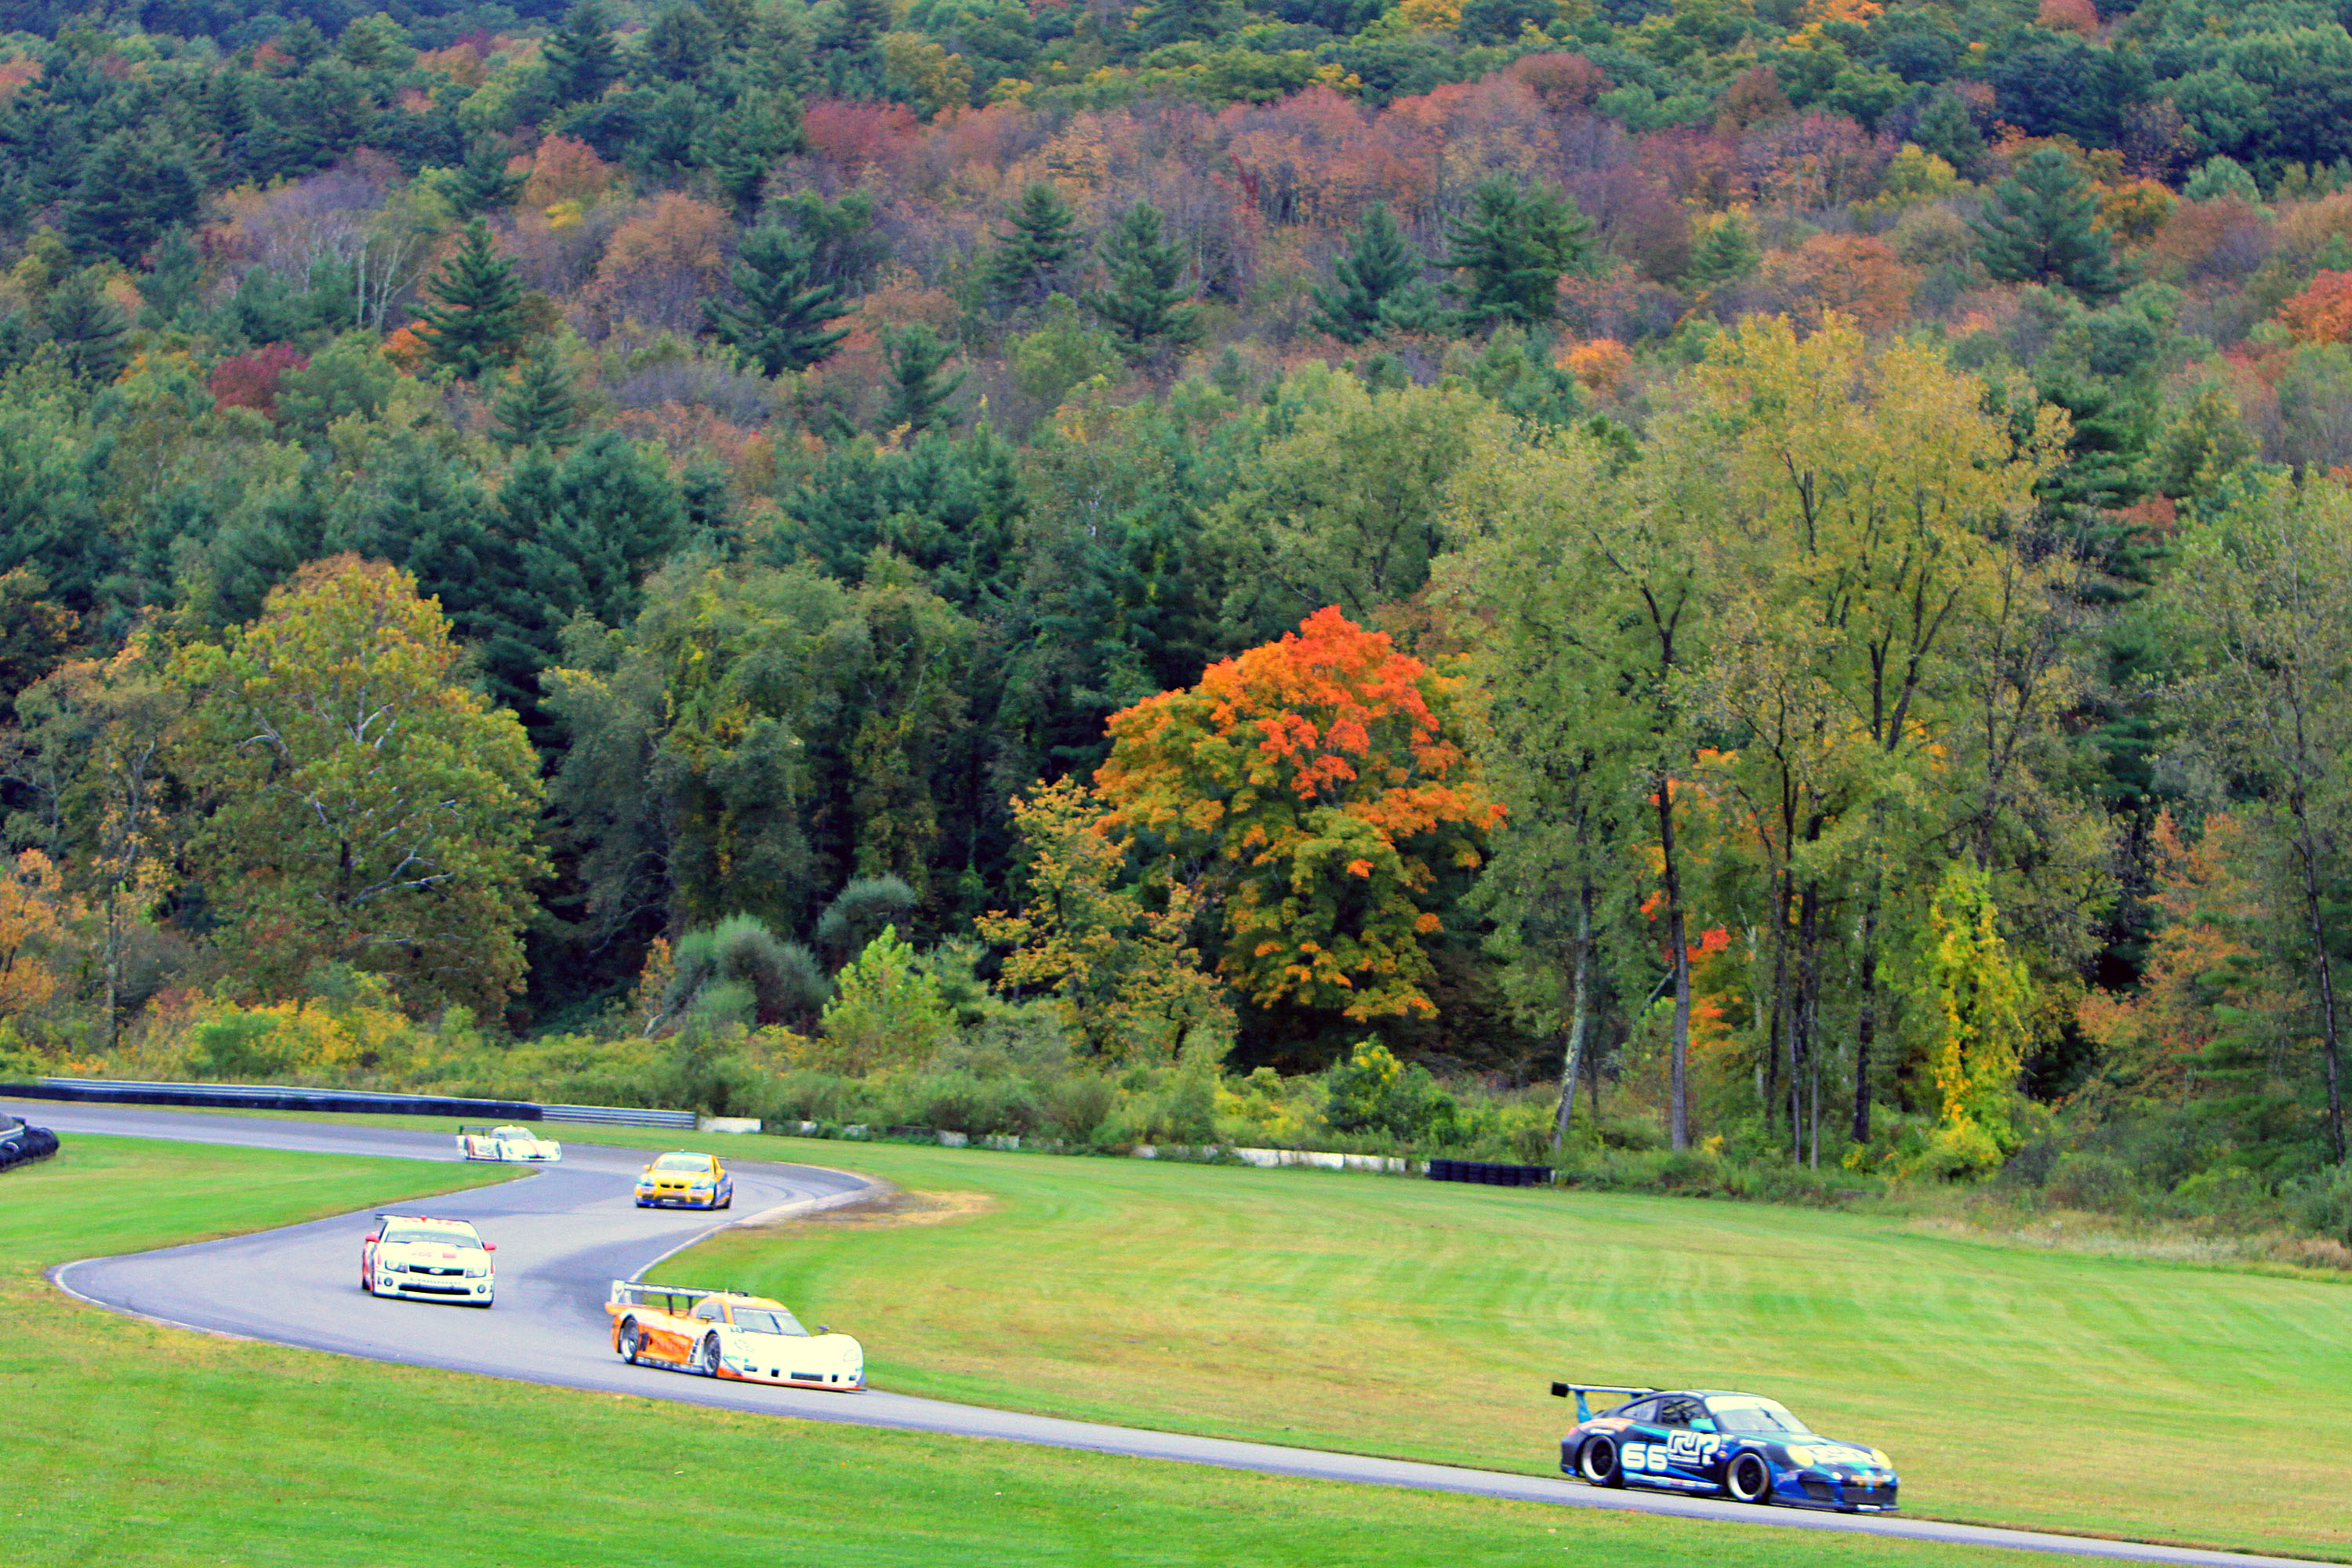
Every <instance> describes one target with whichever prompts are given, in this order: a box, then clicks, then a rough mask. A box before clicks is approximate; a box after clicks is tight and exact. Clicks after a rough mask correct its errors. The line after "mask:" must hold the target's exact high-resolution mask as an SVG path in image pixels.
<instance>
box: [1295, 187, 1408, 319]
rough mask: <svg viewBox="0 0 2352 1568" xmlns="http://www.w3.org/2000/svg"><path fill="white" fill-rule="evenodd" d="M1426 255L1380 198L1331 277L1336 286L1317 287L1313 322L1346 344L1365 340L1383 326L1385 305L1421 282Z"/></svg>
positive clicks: (1370, 210) (1367, 215)
mask: <svg viewBox="0 0 2352 1568" xmlns="http://www.w3.org/2000/svg"><path fill="white" fill-rule="evenodd" d="M1421 268H1422V257H1421V253H1420V252H1419V251H1417V250H1415V249H1414V248H1413V247H1412V241H1411V240H1409V239H1407V238H1406V237H1405V236H1404V229H1403V228H1402V226H1400V225H1399V224H1398V223H1397V220H1396V215H1395V214H1393V213H1391V212H1390V211H1389V209H1388V207H1387V206H1386V205H1383V204H1380V203H1375V204H1374V205H1372V206H1371V207H1370V208H1369V209H1368V210H1367V211H1366V212H1365V214H1364V222H1363V226H1362V227H1360V228H1359V229H1357V230H1356V237H1355V238H1354V239H1353V240H1352V241H1350V242H1349V247H1348V254H1347V255H1345V256H1343V257H1341V258H1339V264H1338V265H1337V266H1336V267H1334V268H1332V269H1331V270H1332V276H1333V278H1334V279H1335V280H1336V287H1333V288H1329V289H1323V288H1317V289H1312V290H1310V292H1312V293H1313V294H1314V296H1315V313H1314V315H1313V316H1312V317H1310V318H1309V324H1310V325H1311V326H1313V327H1314V328H1315V329H1316V330H1317V331H1323V332H1328V333H1329V334H1330V335H1331V336H1333V337H1335V338H1337V339H1339V341H1340V342H1343V343H1360V342H1363V341H1364V340H1365V339H1366V338H1369V337H1370V336H1371V335H1372V334H1373V333H1375V332H1377V331H1381V326H1382V324H1383V323H1382V321H1381V307H1382V306H1383V305H1385V304H1386V303H1387V302H1388V301H1389V300H1392V299H1398V298H1400V297H1401V296H1403V295H1405V294H1406V293H1407V291H1408V290H1410V289H1412V288H1413V287H1414V286H1415V285H1416V284H1418V283H1420V281H1421Z"/></svg>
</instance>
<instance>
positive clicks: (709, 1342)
mask: <svg viewBox="0 0 2352 1568" xmlns="http://www.w3.org/2000/svg"><path fill="white" fill-rule="evenodd" d="M694 1370H695V1371H697V1372H698V1373H701V1374H702V1375H703V1376H705V1377H717V1376H718V1375H719V1336H718V1335H717V1334H705V1335H703V1336H702V1353H701V1354H699V1355H698V1356H697V1357H696V1358H695V1362H694Z"/></svg>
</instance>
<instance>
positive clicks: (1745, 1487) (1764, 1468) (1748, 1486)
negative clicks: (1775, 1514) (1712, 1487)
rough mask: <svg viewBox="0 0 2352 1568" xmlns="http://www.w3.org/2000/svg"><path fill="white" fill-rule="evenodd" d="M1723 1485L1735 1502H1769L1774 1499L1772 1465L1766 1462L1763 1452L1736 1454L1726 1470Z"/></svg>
mask: <svg viewBox="0 0 2352 1568" xmlns="http://www.w3.org/2000/svg"><path fill="white" fill-rule="evenodd" d="M1723 1485H1724V1489H1725V1490H1726V1491H1727V1492H1729V1493H1730V1494H1731V1500H1732V1501H1734V1502H1752V1503H1767V1504H1769V1502H1771V1500H1772V1470H1771V1467H1770V1466H1769V1465H1767V1464H1765V1462H1764V1456H1763V1455H1761V1454H1758V1453H1754V1452H1749V1453H1745V1454H1734V1455H1733V1456H1732V1457H1731V1465H1730V1468H1728V1469H1727V1470H1726V1471H1725V1472H1724V1476H1723Z"/></svg>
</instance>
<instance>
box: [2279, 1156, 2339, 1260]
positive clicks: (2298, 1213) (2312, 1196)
mask: <svg viewBox="0 0 2352 1568" xmlns="http://www.w3.org/2000/svg"><path fill="white" fill-rule="evenodd" d="M2291 1204H2292V1210H2293V1213H2294V1217H2295V1220H2296V1222H2297V1223H2298V1224H2301V1225H2305V1226H2310V1227H2311V1228H2312V1229H2313V1230H2315V1231H2317V1232H2319V1233H2320V1234H2321V1235H2322V1236H2325V1237H2330V1238H2332V1239H2334V1240H2336V1241H2341V1242H2346V1243H2352V1165H2338V1166H2336V1168H2335V1169H2334V1170H2332V1171H2324V1172H2322V1173H2319V1174H2318V1175H2315V1176H2313V1177H2310V1178H2309V1179H2308V1180H2306V1181H2305V1182H2302V1183H2300V1184H2297V1186H2296V1188H2295V1190H2294V1194H2293V1197H2292V1200H2291Z"/></svg>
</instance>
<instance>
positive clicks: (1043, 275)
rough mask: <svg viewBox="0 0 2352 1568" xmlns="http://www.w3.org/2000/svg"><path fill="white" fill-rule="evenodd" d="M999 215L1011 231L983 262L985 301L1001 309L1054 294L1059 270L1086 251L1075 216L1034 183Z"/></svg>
mask: <svg viewBox="0 0 2352 1568" xmlns="http://www.w3.org/2000/svg"><path fill="white" fill-rule="evenodd" d="M1004 216H1005V219H1006V221H1007V222H1009V223H1011V224H1012V225H1013V230H1012V232H1011V233H1009V234H1007V235H1005V236H1003V237H1002V238H1001V239H999V240H998V241H997V243H996V249H995V251H994V252H993V253H992V255H991V256H990V257H989V258H988V269H987V272H986V274H985V277H984V282H985V285H986V287H987V289H988V297H989V298H990V299H991V300H995V301H997V302H998V303H1000V304H1008V305H1034V304H1035V303H1037V302H1038V301H1039V300H1043V299H1044V298H1045V296H1046V295H1047V294H1049V293H1051V292H1053V289H1054V285H1055V282H1056V281H1057V280H1058V279H1059V278H1060V276H1061V273H1062V269H1063V268H1066V267H1067V266H1069V264H1070V263H1071V262H1072V261H1073V260H1075V259H1076V258H1077V255H1078V253H1079V251H1080V250H1082V249H1083V248H1085V246H1086V241H1085V240H1084V239H1082V238H1080V237H1079V236H1078V234H1077V223H1078V215H1077V213H1076V210H1074V209H1073V208H1072V207H1071V205H1070V204H1069V203H1067V202H1066V201H1064V200H1063V199H1062V194H1061V193H1060V192H1059V191H1057V190H1055V188H1054V187H1053V186H1052V185H1050V184H1046V183H1045V181H1043V180H1039V181H1037V182H1036V183H1035V184H1032V185H1031V186H1030V187H1029V188H1028V189H1027V190H1025V191H1024V192H1022V193H1021V200H1020V203H1019V205H1015V206H1014V207H1013V210H1012V211H1010V212H1008V213H1006V214H1005V215H1004Z"/></svg>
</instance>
